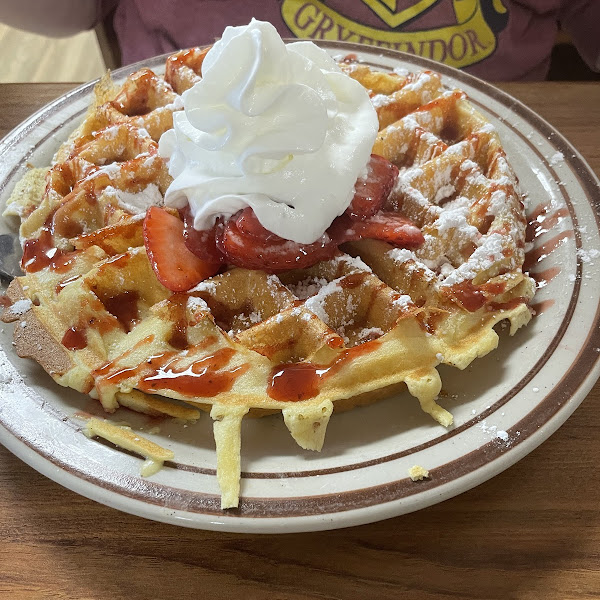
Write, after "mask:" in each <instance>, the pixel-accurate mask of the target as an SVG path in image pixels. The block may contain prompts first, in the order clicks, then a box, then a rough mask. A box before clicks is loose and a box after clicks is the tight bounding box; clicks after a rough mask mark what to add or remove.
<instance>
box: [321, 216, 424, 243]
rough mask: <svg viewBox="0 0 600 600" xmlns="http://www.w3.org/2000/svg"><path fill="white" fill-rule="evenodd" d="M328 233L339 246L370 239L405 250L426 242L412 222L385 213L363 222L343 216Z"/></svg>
mask: <svg viewBox="0 0 600 600" xmlns="http://www.w3.org/2000/svg"><path fill="white" fill-rule="evenodd" d="M327 232H328V233H329V235H330V236H331V237H332V238H333V239H335V240H336V241H337V243H338V244H342V243H343V242H350V241H353V240H360V239H363V238H369V239H374V240H382V241H384V242H388V243H390V244H393V245H394V246H402V247H403V248H417V247H418V246H420V245H421V244H422V243H423V242H424V241H425V238H424V237H423V234H422V233H421V230H420V229H419V228H418V227H417V226H416V225H414V224H413V223H412V221H410V220H409V219H407V218H406V217H403V216H402V215H399V214H397V213H393V212H383V211H380V212H378V213H377V214H376V215H373V216H372V217H369V218H368V219H364V220H362V221H353V220H352V219H350V218H349V217H348V216H347V215H342V216H341V217H338V218H337V219H336V220H335V221H334V222H333V224H332V225H331V227H330V228H329V229H328V230H327Z"/></svg>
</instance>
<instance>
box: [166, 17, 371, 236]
mask: <svg viewBox="0 0 600 600" xmlns="http://www.w3.org/2000/svg"><path fill="white" fill-rule="evenodd" d="M182 98H183V105H184V110H183V111H180V112H176V113H175V114H174V115H173V129H170V130H169V131H167V132H166V133H165V134H164V135H163V136H162V137H161V139H160V143H159V153H160V154H161V156H163V157H165V158H168V159H169V173H170V174H171V176H172V177H173V178H174V179H173V182H172V184H171V185H170V187H169V189H168V190H167V193H166V196H165V204H166V205H168V206H172V207H174V208H184V207H185V206H186V204H188V203H189V205H190V209H191V212H192V214H193V216H194V227H195V228H196V229H198V230H203V229H209V228H210V227H211V226H212V225H213V224H214V222H215V220H216V219H217V217H219V216H224V217H229V216H231V215H233V214H235V213H236V212H238V211H239V210H240V209H242V208H245V207H247V206H250V207H252V209H253V210H254V213H255V214H256V216H257V218H258V220H259V221H260V223H261V224H262V225H263V227H265V228H266V229H268V230H269V231H271V232H273V233H275V234H277V235H279V236H280V237H282V238H286V239H288V240H293V241H295V242H299V243H302V244H309V243H312V242H314V241H316V240H317V239H319V238H320V237H321V236H322V235H323V233H324V232H325V230H326V229H327V228H328V227H329V225H330V224H331V222H332V221H333V219H335V217H337V216H339V215H341V214H342V213H343V212H344V210H345V209H346V208H347V207H348V205H349V204H350V202H351V200H352V197H353V194H354V184H355V183H356V180H357V178H358V176H359V175H360V174H361V172H364V169H365V166H366V164H367V162H368V160H369V157H370V154H371V148H372V146H373V142H374V141H375V137H376V135H377V130H378V120H377V114H376V112H375V109H374V108H373V106H372V104H371V102H370V99H369V96H368V94H367V91H366V90H365V89H364V88H363V87H362V86H361V85H360V84H359V83H358V82H357V81H354V80H353V79H351V78H350V77H348V76H347V75H345V74H344V73H342V71H341V70H340V68H339V67H338V66H337V65H336V63H335V61H334V60H333V59H332V58H331V57H330V56H329V55H328V54H327V53H326V52H325V51H324V50H322V49H320V48H318V47H317V46H316V45H315V44H313V43H312V42H295V43H291V44H287V45H286V44H284V43H283V41H282V40H281V38H280V37H279V34H278V33H277V31H276V29H275V28H274V27H273V25H271V24H270V23H265V22H261V21H256V20H252V22H251V23H250V24H249V25H247V26H243V27H228V28H227V29H225V32H224V33H223V37H222V38H221V39H220V40H219V41H218V42H216V43H215V45H214V46H213V47H212V48H211V50H210V51H209V52H208V53H207V55H206V57H205V59H204V62H203V65H202V79H201V80H200V81H199V82H198V83H196V84H195V85H194V87H192V88H191V89H189V90H187V91H186V92H184V93H183V96H182Z"/></svg>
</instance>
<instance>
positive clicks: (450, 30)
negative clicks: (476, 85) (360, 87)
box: [115, 0, 559, 80]
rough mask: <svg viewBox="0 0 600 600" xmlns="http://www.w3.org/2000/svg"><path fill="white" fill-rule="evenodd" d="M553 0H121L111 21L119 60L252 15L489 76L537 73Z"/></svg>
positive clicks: (305, 33) (298, 31)
mask: <svg viewBox="0 0 600 600" xmlns="http://www.w3.org/2000/svg"><path fill="white" fill-rule="evenodd" d="M558 4H559V2H558V1H557V0H547V1H546V2H543V1H541V0H538V1H536V0H529V1H525V0H522V1H521V2H516V1H514V0H419V1H416V2H415V1H408V0H246V1H242V2H241V1H239V0H124V1H122V2H121V3H120V6H119V8H118V11H117V15H116V19H115V27H116V29H117V33H118V34H119V39H120V42H121V44H122V51H123V59H124V63H130V62H133V61H135V60H140V59H142V58H146V57H148V56H151V55H156V54H161V53H165V52H170V51H173V50H175V49H177V48H184V47H189V46H196V45H203V44H209V43H211V42H213V41H214V40H215V39H216V38H218V37H219V36H220V35H221V33H222V32H223V30H224V28H225V27H226V26H227V25H245V24H247V23H248V22H249V21H250V19H251V18H252V17H255V18H257V19H261V20H265V21H270V22H271V23H273V24H274V25H275V26H276V27H277V29H278V30H279V32H280V34H281V35H282V36H283V37H297V38H310V39H314V40H339V41H346V42H355V43H361V44H368V45H371V46H375V47H379V48H389V49H393V50H400V51H403V52H407V53H409V54H412V55H416V56H421V57H425V58H431V59H434V60H437V61H441V62H443V63H445V64H448V65H450V66H453V67H457V68H461V69H466V70H467V71H469V72H471V73H472V74H474V75H478V76H480V77H483V78H486V79H490V80H508V79H527V78H531V79H541V78H543V77H544V76H545V74H546V72H547V68H548V63H549V56H550V51H551V48H552V45H553V44H554V38H555V35H556V29H557V23H556V15H557V10H558Z"/></svg>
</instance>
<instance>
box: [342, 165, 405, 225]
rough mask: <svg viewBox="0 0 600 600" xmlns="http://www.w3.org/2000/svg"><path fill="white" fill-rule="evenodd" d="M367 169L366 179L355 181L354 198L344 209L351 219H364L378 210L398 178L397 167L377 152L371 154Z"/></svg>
mask: <svg viewBox="0 0 600 600" xmlns="http://www.w3.org/2000/svg"><path fill="white" fill-rule="evenodd" d="M367 169H368V177H367V179H359V180H358V181H357V182H356V184H355V186H354V198H352V202H351V203H350V206H349V207H348V208H347V209H346V214H347V215H348V216H349V217H350V218H351V219H357V220H360V219H366V218H367V217H372V216H373V215H374V214H375V213H376V212H378V211H380V210H381V207H382V206H383V204H384V202H385V201H386V200H387V198H388V196H389V195H390V193H391V192H392V190H393V189H394V185H396V180H397V179H398V167H397V166H396V165H394V164H393V163H391V162H390V161H389V160H387V159H385V158H383V156H378V155H377V154H371V159H370V161H369V164H368V165H367Z"/></svg>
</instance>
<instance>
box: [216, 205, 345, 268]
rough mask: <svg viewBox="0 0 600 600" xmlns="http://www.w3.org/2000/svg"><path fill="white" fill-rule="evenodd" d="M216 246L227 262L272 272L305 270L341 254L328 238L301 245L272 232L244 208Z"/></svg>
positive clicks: (229, 223)
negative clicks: (338, 253)
mask: <svg viewBox="0 0 600 600" xmlns="http://www.w3.org/2000/svg"><path fill="white" fill-rule="evenodd" d="M217 245H218V247H219V249H220V250H221V252H223V254H224V255H225V262H226V263H229V264H233V265H237V266H239V267H245V268H246V269H260V270H263V271H267V272H270V273H277V272H280V271H285V270H288V269H305V268H307V267H310V266H311V265H314V264H315V263H316V262H319V261H321V260H326V259H328V258H332V257H333V256H335V255H336V254H337V252H338V250H337V244H336V243H335V242H334V241H333V240H332V239H330V238H329V236H327V235H324V236H322V237H321V238H320V239H319V240H317V241H316V242H314V243H313V244H298V243H296V242H292V241H290V240H285V239H283V238H281V237H279V236H278V235H275V234H274V233H271V232H270V231H268V230H267V229H265V228H264V227H263V226H262V225H261V224H260V222H259V220H258V219H257V218H256V216H255V214H254V212H253V211H252V209H251V208H245V209H244V210H243V211H242V212H241V213H240V214H239V215H238V216H237V217H234V218H231V219H230V220H229V221H228V222H227V223H226V225H225V227H224V228H223V231H222V233H221V235H220V236H219V237H218V238H217Z"/></svg>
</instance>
